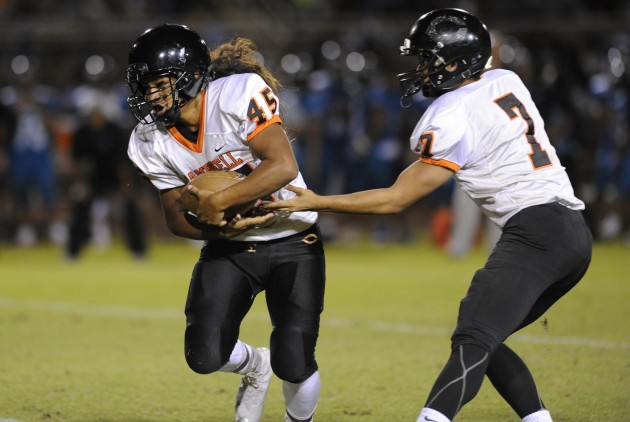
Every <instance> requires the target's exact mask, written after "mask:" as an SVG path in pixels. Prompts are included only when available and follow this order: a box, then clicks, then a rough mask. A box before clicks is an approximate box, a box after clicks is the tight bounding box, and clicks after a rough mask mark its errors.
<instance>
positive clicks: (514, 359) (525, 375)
mask: <svg viewBox="0 0 630 422" xmlns="http://www.w3.org/2000/svg"><path fill="white" fill-rule="evenodd" d="M486 375H488V379H489V380H490V381H491V382H492V385H493V386H494V388H496V390H497V391H498V392H499V394H501V396H502V397H503V399H504V400H505V401H506V402H507V403H508V404H509V405H510V406H511V407H512V409H514V411H515V412H516V414H517V415H518V416H519V417H520V418H525V417H526V416H527V415H531V414H534V413H536V412H539V411H543V410H545V411H546V409H545V406H544V404H543V401H542V399H541V398H540V397H539V396H538V390H537V388H536V383H535V381H534V377H533V376H532V374H531V372H530V371H529V368H528V367H527V365H525V362H523V360H522V359H521V358H520V357H519V356H518V355H517V354H516V353H515V352H514V351H513V350H512V349H510V348H509V347H508V346H506V345H505V344H502V345H500V346H499V347H498V348H497V350H495V352H494V353H493V354H492V356H491V358H490V364H489V365H488V369H487V371H486ZM547 413H549V412H547ZM549 418H550V417H549ZM549 420H551V419H549ZM541 421H542V419H541Z"/></svg>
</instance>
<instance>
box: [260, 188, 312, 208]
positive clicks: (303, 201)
mask: <svg viewBox="0 0 630 422" xmlns="http://www.w3.org/2000/svg"><path fill="white" fill-rule="evenodd" d="M286 189H287V190H290V191H291V192H293V193H295V198H292V199H288V200H286V201H272V202H265V203H263V204H262V206H261V208H262V209H263V210H266V211H273V212H281V211H288V212H295V211H306V210H314V209H316V208H317V200H318V198H320V196H319V195H317V194H316V193H315V192H313V191H312V190H309V189H303V188H299V187H297V186H293V185H287V186H286Z"/></svg>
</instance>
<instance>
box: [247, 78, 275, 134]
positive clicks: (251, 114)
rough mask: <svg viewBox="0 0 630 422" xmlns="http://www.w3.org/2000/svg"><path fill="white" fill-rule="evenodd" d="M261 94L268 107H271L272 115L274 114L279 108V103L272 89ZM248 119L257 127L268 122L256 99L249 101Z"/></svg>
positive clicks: (267, 89)
mask: <svg viewBox="0 0 630 422" xmlns="http://www.w3.org/2000/svg"><path fill="white" fill-rule="evenodd" d="M260 93H261V94H262V96H263V98H264V99H265V102H266V103H267V107H269V111H271V114H273V113H274V112H275V111H276V108H277V107H278V103H277V101H276V99H275V98H274V97H273V96H272V93H271V88H269V87H266V88H265V89H263V90H262V91H261V92H260ZM247 118H248V119H249V120H251V121H252V122H254V123H256V124H257V125H260V124H261V123H265V122H266V121H267V118H266V117H265V112H264V111H263V109H262V108H261V107H260V106H259V105H258V103H257V102H256V99H254V98H251V99H250V100H249V106H247Z"/></svg>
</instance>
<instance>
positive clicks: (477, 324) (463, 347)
mask: <svg viewBox="0 0 630 422" xmlns="http://www.w3.org/2000/svg"><path fill="white" fill-rule="evenodd" d="M591 249H592V237H591V233H590V231H589V229H588V227H587V225H586V223H585V222H584V218H583V217H582V213H581V212H579V211H572V210H570V209H568V208H566V207H564V206H562V205H560V204H557V203H552V204H545V205H537V206H533V207H529V208H526V209H524V210H522V211H521V212H519V213H518V214H516V215H515V216H513V217H512V218H511V219H510V220H509V221H508V222H507V223H506V225H505V227H504V228H503V234H502V235H501V238H500V239H499V241H498V243H497V245H496V247H495V249H494V251H493V252H492V254H491V255H490V257H489V258H488V261H487V263H486V265H485V267H484V268H482V269H480V270H479V271H477V272H476V273H475V276H474V277H473V280H472V283H471V285H470V288H469V290H468V293H467V294H466V296H465V297H464V299H463V300H462V301H461V304H460V309H459V316H458V322H457V327H456V329H455V331H454V333H453V336H452V337H451V346H452V353H451V357H450V359H449V361H448V362H447V364H446V366H445V368H444V369H443V371H442V373H441V374H440V376H439V377H438V379H437V381H436V383H435V384H434V386H433V389H432V391H431V393H430V394H429V399H428V400H427V404H426V406H427V407H431V408H432V409H435V410H438V411H439V412H441V413H443V414H444V415H446V416H447V417H449V418H450V419H453V417H454V416H455V415H456V414H457V412H458V411H459V409H460V408H461V407H462V406H463V405H464V404H465V403H466V402H468V401H469V400H471V399H472V398H473V397H474V396H475V395H476V394H477V392H478V390H479V388H480V387H481V383H482V381H483V376H484V375H485V374H487V375H488V377H489V378H490V380H491V381H492V383H493V385H494V386H495V388H496V389H497V390H498V391H499V393H500V394H501V395H502V396H503V397H504V398H505V399H506V401H507V402H508V403H509V404H510V405H511V406H512V408H513V409H514V410H515V411H516V412H517V413H518V414H519V416H521V417H523V416H525V415H527V414H530V413H533V412H535V411H537V410H540V409H541V408H542V402H541V401H540V399H539V398H538V394H537V392H536V386H535V384H534V381H533V378H532V377H531V374H530V373H529V370H528V369H527V367H526V366H525V364H524V363H523V362H522V360H521V359H520V358H519V357H518V356H517V355H516V353H514V352H513V351H512V350H510V349H509V348H507V346H505V345H503V341H505V339H506V338H507V337H508V336H509V335H510V334H512V333H513V332H515V331H517V330H519V329H521V328H523V327H525V326H527V325H529V324H531V323H532V322H534V321H535V320H537V319H538V318H540V317H541V316H542V315H543V314H544V312H546V311H547V310H548V309H549V308H550V307H551V306H552V305H553V304H554V303H555V302H556V301H557V300H558V299H560V298H561V297H562V296H564V295H565V294H566V293H567V292H568V291H569V290H571V289H572V288H573V287H574V286H575V285H576V284H577V283H578V281H579V280H580V279H581V278H582V277H583V275H584V274H585V273H586V270H587V268H588V266H589V264H590V261H591Z"/></svg>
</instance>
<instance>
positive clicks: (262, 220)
mask: <svg viewBox="0 0 630 422" xmlns="http://www.w3.org/2000/svg"><path fill="white" fill-rule="evenodd" d="M274 217H275V216H274V214H273V213H272V212H268V213H265V214H258V215H253V216H247V217H243V216H241V215H240V214H236V216H235V217H234V218H233V219H231V220H230V221H229V223H228V224H227V225H226V227H224V231H225V234H226V236H230V235H237V234H239V233H242V232H244V231H247V230H249V229H253V228H258V227H260V226H263V225H265V224H266V223H268V222H269V221H270V220H271V219H272V218H274ZM230 237H231V236H230Z"/></svg>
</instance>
